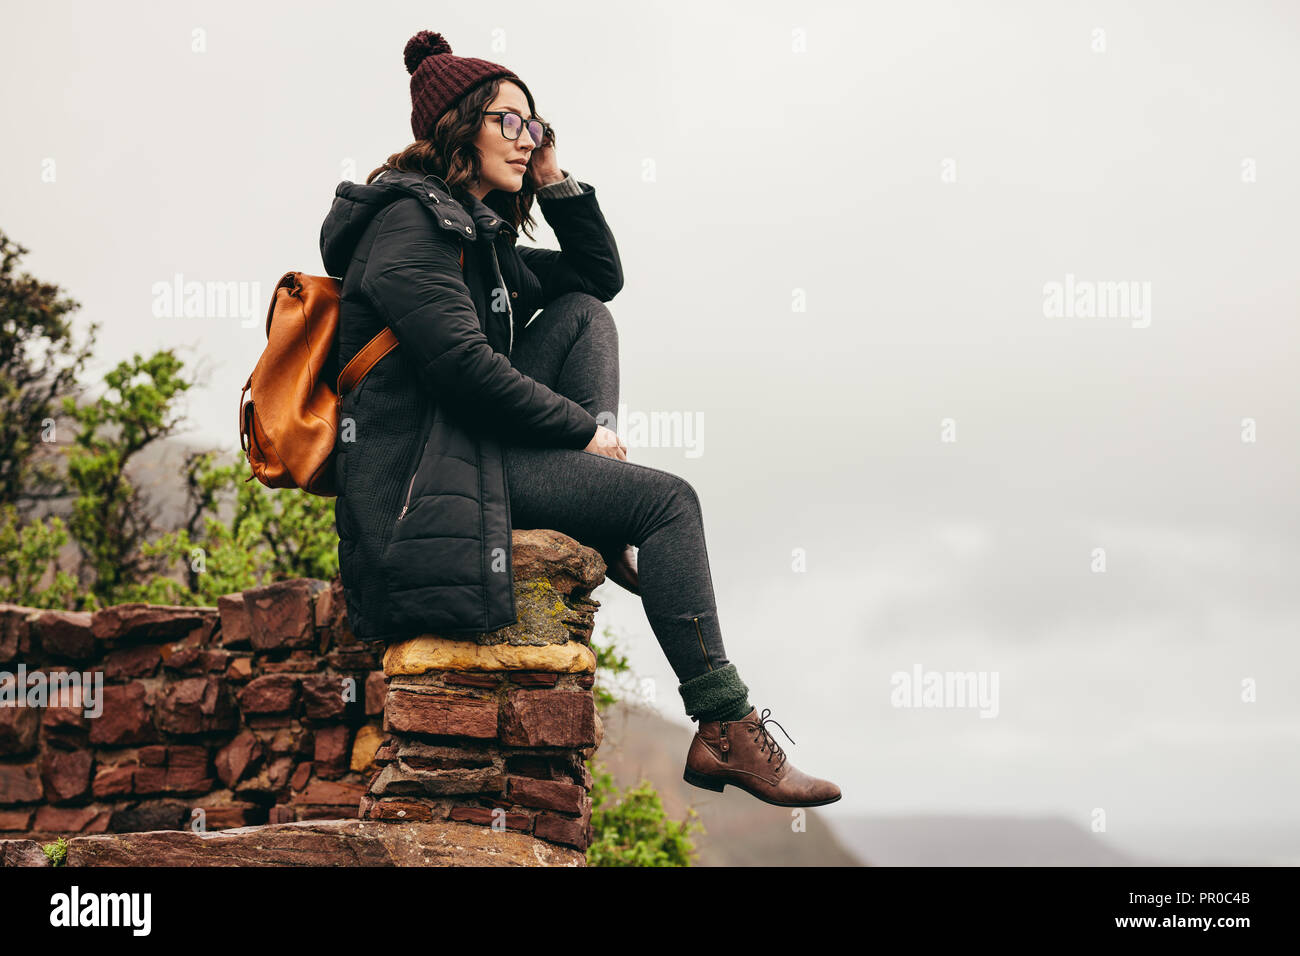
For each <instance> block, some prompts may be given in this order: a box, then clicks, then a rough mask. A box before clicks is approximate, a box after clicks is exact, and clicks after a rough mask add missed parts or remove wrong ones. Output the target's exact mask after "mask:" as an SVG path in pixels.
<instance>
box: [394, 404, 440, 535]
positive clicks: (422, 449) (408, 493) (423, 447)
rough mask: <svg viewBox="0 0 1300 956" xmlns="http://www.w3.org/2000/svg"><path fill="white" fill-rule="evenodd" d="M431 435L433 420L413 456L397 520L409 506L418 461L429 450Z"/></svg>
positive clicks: (417, 473)
mask: <svg viewBox="0 0 1300 956" xmlns="http://www.w3.org/2000/svg"><path fill="white" fill-rule="evenodd" d="M432 437H433V422H430V423H429V434H427V435H426V436H425V437H424V444H423V445H421V446H420V454H419V455H417V456H416V458H415V468H413V469H412V470H411V480H410V481H409V482H407V483H406V500H405V501H403V502H402V510H401V511H400V512H398V514H397V520H398V521H401V520H402V519H403V518H405V517H406V511H407V509H408V508H410V507H411V491H412V490H413V489H414V488H415V478H416V476H417V475H419V474H420V462H422V461H424V453H425V452H426V451H428V450H429V439H431V438H432Z"/></svg>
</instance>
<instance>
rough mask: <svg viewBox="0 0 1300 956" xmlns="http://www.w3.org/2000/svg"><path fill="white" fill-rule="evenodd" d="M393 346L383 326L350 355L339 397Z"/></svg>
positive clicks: (393, 340) (462, 259)
mask: <svg viewBox="0 0 1300 956" xmlns="http://www.w3.org/2000/svg"><path fill="white" fill-rule="evenodd" d="M460 267H461V269H464V268H465V247H464V245H462V246H461V247H460ZM395 348H397V336H396V335H394V334H393V330H392V329H390V328H388V326H384V330H383V331H382V332H380V333H379V334H378V335H376V336H375V337H374V338H373V339H371V340H370V341H369V342H367V343H366V344H365V345H364V346H362V348H361V350H360V351H359V352H357V354H356V355H354V356H352V361H351V362H349V363H348V364H347V365H345V366H344V367H343V371H342V372H340V373H339V387H338V395H339V398H342V397H343V396H344V395H346V394H347V393H348V392H350V391H352V389H354V388H356V385H357V383H358V382H360V381H361V380H362V379H363V378H365V377H366V375H367V374H368V373H369V372H370V370H371V369H372V368H374V367H375V363H377V362H378V361H379V360H380V359H381V358H383V357H384V356H385V355H387V354H388V353H389V352H391V351H392V350H393V349H395Z"/></svg>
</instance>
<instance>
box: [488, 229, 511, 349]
mask: <svg viewBox="0 0 1300 956" xmlns="http://www.w3.org/2000/svg"><path fill="white" fill-rule="evenodd" d="M491 246H492V268H493V269H495V270H496V274H497V281H498V282H499V283H501V291H502V292H504V293H505V295H506V316H507V317H508V318H509V320H510V344H509V345H507V346H506V355H509V354H510V353H511V352H513V351H514V349H515V310H514V307H513V306H512V305H511V304H510V290H509V289H507V288H506V279H505V276H503V275H502V274H501V263H500V261H499V260H498V259H497V240H496V236H493V237H492V242H491Z"/></svg>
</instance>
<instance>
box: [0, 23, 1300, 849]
mask: <svg viewBox="0 0 1300 956" xmlns="http://www.w3.org/2000/svg"><path fill="white" fill-rule="evenodd" d="M4 20H5V29H4V30H3V31H0V85H2V87H3V89H4V90H5V93H4V97H5V117H6V122H5V130H4V139H5V143H4V148H3V149H2V150H0V215H2V217H3V218H2V220H0V226H2V227H3V228H4V229H5V230H6V231H7V232H8V233H9V235H10V237H11V238H12V239H13V240H14V241H16V242H18V243H21V244H22V245H24V246H26V247H28V248H29V249H30V250H31V253H30V255H28V256H27V257H26V258H25V259H24V261H23V269H25V270H26V271H29V272H31V273H33V274H34V275H36V276H39V277H40V278H42V279H44V280H46V281H51V282H57V283H59V284H60V285H62V286H64V287H65V288H66V289H67V290H68V291H69V293H70V294H71V295H72V296H73V297H74V298H76V299H77V300H79V301H80V302H81V303H82V306H83V308H82V310H81V311H80V313H78V316H77V326H78V328H84V326H85V324H86V323H87V322H89V321H90V320H95V321H99V322H101V323H103V328H102V329H101V332H100V339H99V341H100V347H99V349H98V351H97V354H96V359H97V361H96V364H95V365H94V366H93V367H92V368H91V369H90V371H89V372H88V373H87V376H86V378H87V379H90V378H92V376H93V378H94V379H98V378H99V377H100V376H102V374H103V373H104V372H105V371H107V370H108V369H110V368H111V367H112V366H113V365H115V364H116V363H117V362H118V361H120V360H122V359H125V358H128V357H129V356H130V355H131V354H132V353H133V352H136V351H139V352H142V353H145V354H148V353H150V352H152V351H154V350H155V349H159V348H166V347H173V348H176V349H177V350H178V353H179V354H180V356H181V357H182V358H184V359H185V360H186V361H187V365H189V364H191V363H195V362H197V363H199V367H200V368H203V369H206V370H207V371H208V373H209V376H210V377H209V379H208V381H209V384H208V385H207V386H206V387H205V388H203V389H199V390H196V391H193V392H191V393H190V394H189V397H188V399H187V400H185V401H184V403H183V406H182V407H184V408H186V409H187V410H188V414H189V417H190V419H191V420H192V421H193V422H194V423H195V425H196V426H197V427H196V429H195V430H194V431H193V432H191V433H190V434H189V435H188V436H187V437H188V438H189V439H190V440H192V441H196V442H200V443H203V444H205V445H208V446H220V447H223V448H226V449H229V450H232V451H233V450H234V449H236V448H237V447H238V430H237V417H236V413H237V408H238V400H239V393H240V389H241V387H242V386H243V384H244V381H245V379H246V378H247V376H248V374H249V372H250V371H251V370H252V368H253V365H254V364H255V363H256V361H257V359H258V357H259V355H260V353H261V349H262V347H263V346H264V344H265V333H264V329H263V321H264V318H265V311H266V304H267V302H268V301H269V297H270V293H271V290H272V288H273V286H274V283H275V281H276V280H277V279H278V278H279V277H280V275H281V274H282V273H284V272H286V271H288V270H290V269H295V270H302V271H305V272H309V273H314V274H323V273H324V268H323V265H322V264H321V261H320V253H319V247H318V240H319V230H320V226H321V222H322V220H323V219H324V217H325V214H326V212H327V211H328V209H329V206H330V202H331V200H332V198H333V193H334V189H335V187H336V186H337V185H338V183H339V182H341V181H343V180H345V179H352V180H354V181H358V182H360V181H363V180H364V179H365V177H366V175H367V174H368V173H369V172H370V170H371V169H373V168H374V167H376V166H378V165H380V164H381V163H382V162H383V161H384V159H385V158H386V157H387V156H388V155H389V154H391V153H393V152H396V151H398V150H400V149H401V148H402V147H404V146H406V145H407V144H408V143H409V142H410V140H411V132H410V126H409V116H410V97H409V85H408V84H409V76H408V74H407V73H406V71H405V68H404V66H403V64H402V49H403V46H404V45H405V43H406V40H407V39H408V38H409V37H410V36H411V35H412V34H414V33H415V32H416V31H418V30H421V29H431V30H435V31H439V32H442V33H444V34H445V36H446V37H447V39H448V40H449V42H450V43H451V45H452V49H453V51H454V52H455V53H456V54H457V55H461V56H477V57H481V58H484V59H487V60H490V61H493V62H499V63H504V64H506V65H508V66H510V67H511V68H512V69H514V70H515V71H516V72H517V73H518V74H519V75H520V76H521V77H522V78H523V79H524V80H525V81H526V82H527V83H528V84H529V86H530V88H531V90H532V92H533V93H534V95H535V96H536V97H537V101H538V109H539V112H541V113H542V115H543V116H545V117H546V118H547V119H548V120H549V121H550V122H551V123H552V124H553V125H554V127H555V130H556V136H557V154H558V159H559V162H560V165H561V166H562V167H563V168H564V169H566V170H569V171H570V172H572V173H573V175H574V176H575V177H577V178H578V179H580V180H582V181H583V182H587V183H590V184H592V185H593V186H594V187H595V188H596V194H597V198H598V200H599V202H600V206H601V208H602V210H603V212H604V214H605V216H606V218H607V220H608V221H609V223H610V226H611V228H612V230H613V232H614V235H615V237H616V239H617V242H618V245H619V250H620V252H621V255H622V261H623V267H624V272H625V275H626V284H625V286H624V288H623V290H622V291H621V292H620V293H619V295H618V296H617V298H615V299H614V300H613V301H612V302H611V303H610V309H611V311H612V312H613V314H614V316H615V319H616V320H617V322H618V327H619V332H620V350H621V357H622V375H623V378H622V401H623V402H624V403H626V406H627V409H626V410H627V412H628V413H629V415H631V416H633V417H635V416H637V415H650V414H653V413H671V412H678V413H681V414H682V415H685V416H686V417H688V418H690V419H692V420H693V421H697V422H702V423H703V432H702V443H701V444H700V445H699V446H697V448H695V449H692V448H688V447H685V442H681V441H679V442H677V443H676V447H673V446H671V445H670V446H669V447H662V446H661V447H644V446H638V444H637V443H636V442H635V441H633V440H632V439H631V437H630V432H629V429H628V426H627V421H628V419H627V418H626V417H625V418H624V420H623V421H622V422H621V423H620V430H622V431H623V432H624V434H625V435H629V445H630V446H631V447H630V449H629V458H630V460H632V461H636V462H639V463H641V464H645V465H650V466H652V467H657V468H662V469H665V470H668V471H672V472H674V473H676V474H679V475H681V476H683V477H684V478H686V479H687V480H689V481H690V482H691V483H692V484H693V485H694V487H695V488H696V489H697V491H698V492H699V494H700V497H701V500H702V502H703V506H704V517H705V526H706V534H707V544H708V550H709V555H710V559H711V562H712V569H713V571H712V573H713V582H714V586H715V589H716V593H717V600H718V610H719V618H720V621H721V624H722V628H723V633H724V636H725V639H726V644H727V649H728V654H729V656H730V658H731V659H732V660H733V661H734V662H735V663H736V665H737V667H738V669H739V671H740V674H741V676H742V677H743V678H744V680H745V681H746V682H747V683H748V684H749V686H750V688H751V700H752V702H753V703H754V704H756V705H757V706H758V707H759V709H760V710H762V709H763V708H768V707H770V708H771V709H772V715H771V716H772V717H773V718H775V719H776V720H778V721H780V723H781V724H782V726H784V727H785V728H786V729H787V730H788V731H789V734H790V736H791V737H792V738H793V740H794V741H796V742H797V743H796V744H794V745H791V744H790V742H789V741H788V740H787V738H786V737H785V736H783V735H782V734H781V733H780V731H779V730H774V733H775V734H776V737H777V740H778V742H780V743H781V744H782V745H783V746H785V748H786V750H787V752H789V754H790V758H791V760H792V762H793V763H794V764H795V765H797V766H798V767H800V768H801V769H803V770H805V771H807V772H810V773H813V774H815V775H818V776H825V777H829V778H831V779H833V780H835V781H836V782H837V783H839V784H840V786H841V787H842V788H843V790H844V799H843V800H842V801H841V802H840V803H838V804H836V805H833V806H831V807H826V808H821V809H820V810H819V811H817V812H818V813H819V814H824V815H825V817H826V818H827V819H828V820H829V821H830V822H831V823H832V824H836V823H837V821H838V822H839V823H840V824H846V823H847V821H850V820H851V819H852V818H858V817H881V816H891V815H892V816H917V815H925V814H964V815H979V814H998V815H1001V816H1025V817H1030V816H1052V817H1058V818H1060V819H1063V820H1066V821H1068V822H1069V823H1071V824H1073V825H1075V826H1078V827H1082V828H1084V829H1085V830H1089V831H1091V828H1092V825H1093V820H1094V819H1095V815H1094V811H1095V810H1097V809H1101V810H1103V811H1104V814H1105V832H1104V833H1102V832H1092V833H1091V837H1092V838H1093V839H1095V840H1098V841H1103V842H1104V843H1105V844H1106V845H1107V846H1108V847H1113V848H1115V849H1117V850H1119V851H1122V852H1125V853H1129V854H1132V855H1134V856H1139V857H1141V856H1154V857H1159V858H1162V859H1171V860H1176V861H1193V860H1200V859H1206V858H1215V859H1222V860H1226V861H1233V862H1277V861H1290V862H1293V863H1294V862H1298V861H1300V806H1298V805H1297V800H1296V795H1297V784H1298V783H1300V764H1298V761H1297V752H1298V750H1300V748H1298V744H1300V695H1298V694H1297V689H1298V687H1297V685H1298V683H1300V648H1298V647H1297V637H1298V633H1297V620H1298V617H1297V614H1298V612H1300V596H1298V595H1297V587H1296V583H1295V582H1296V567H1297V549H1298V545H1297V531H1298V530H1300V529H1298V527H1297V525H1298V521H1297V508H1296V488H1297V479H1298V477H1300V476H1298V474H1297V470H1298V469H1297V465H1298V463H1300V453H1298V450H1297V444H1296V435H1297V424H1298V416H1300V412H1298V411H1297V407H1298V402H1297V399H1298V398H1300V395H1298V394H1297V393H1298V389H1297V384H1296V376H1295V374H1294V366H1295V364H1296V357H1297V351H1298V350H1297V346H1298V345H1300V336H1297V332H1296V326H1297V318H1298V314H1297V313H1298V312H1300V309H1298V305H1300V280H1298V279H1297V274H1296V264H1297V262H1298V261H1300V233H1298V232H1297V228H1296V222H1297V214H1298V213H1300V191H1298V188H1297V170H1298V169H1300V132H1298V130H1297V123H1296V119H1295V118H1296V116H1297V115H1300V110H1298V109H1297V95H1296V93H1297V90H1300V58H1298V57H1297V55H1296V54H1297V36H1298V35H1300V12H1297V9H1296V8H1295V7H1294V6H1293V5H1290V4H1287V3H1282V2H1279V3H1262V2H1248V3H1239V4H1228V3H1218V4H1211V3H1194V4H1193V3H1174V2H1163V3H1154V2H1148V3H1142V4H1141V5H1134V4H1127V3H1118V2H1116V3H1086V4H1085V3H1080V4H1071V5H1068V6H1067V5H1064V4H1061V5H1057V4H1052V5H1047V4H1041V3H1032V2H1022V3H1012V2H998V3H961V4H957V3H932V2H918V3H910V4H905V5H904V4H885V3H879V4H867V5H864V4H857V3H855V4H848V3H843V4H829V3H810V4H807V5H800V6H792V5H790V4H788V3H780V4H778V3H745V4H739V3H731V4H721V3H717V4H698V3H694V4H686V3H646V4H637V5H636V6H635V7H625V6H621V5H610V4H598V3H594V2H575V3H569V2H566V3H562V4H558V5H555V4H550V5H538V4H534V3H514V2H501V3H497V4H494V5H492V6H491V7H480V8H474V7H472V6H466V5H450V4H435V5H430V4H416V3H376V4H374V5H371V6H367V7H359V6H357V5H356V4H352V3H349V4H342V3H336V4H329V3H312V4H307V3H272V4H267V3H257V4H253V3H247V2H238V0H231V2H226V3H221V4H216V3H166V4H164V3H133V4H128V5H126V6H118V5H112V6H106V5H101V4H91V3H57V2H55V3H46V4H41V5H24V6H23V7H22V9H21V10H18V9H17V8H15V7H10V8H8V9H7V10H6V12H5V14H4ZM195 31H201V34H196V32H195ZM200 35H201V38H202V43H203V44H205V48H204V49H202V50H201V51H197V52H196V50H195V49H194V45H195V43H196V36H200ZM51 160H52V161H53V167H51V165H50V163H51ZM51 168H53V169H54V170H56V177H55V179H54V181H53V182H50V181H45V179H43V171H46V172H47V175H48V170H49V169H51ZM535 216H536V218H537V219H538V221H539V223H541V224H542V227H541V229H540V230H539V231H538V233H537V237H536V240H535V243H534V244H537V245H543V246H549V247H555V245H556V243H555V241H554V236H553V235H552V234H551V233H550V231H549V230H548V229H547V228H546V227H545V225H544V219H543V218H542V217H541V215H540V211H535ZM524 241H527V240H524ZM177 273H180V274H182V275H183V276H184V279H185V280H186V281H194V280H198V281H214V282H229V281H236V282H245V283H260V286H259V287H258V289H257V291H256V295H255V304H254V306H253V308H252V310H251V314H250V315H247V316H239V315H225V316H221V317H203V318H182V317H172V318H158V317H155V315H154V313H153V310H152V305H153V301H154V291H153V287H154V284H155V283H158V282H171V281H173V277H174V276H175V274H177ZM1067 275H1072V276H1074V277H1075V280H1076V281H1091V282H1099V281H1117V282H1135V283H1139V284H1141V283H1149V289H1150V302H1149V304H1150V312H1149V324H1146V325H1145V327H1143V324H1142V323H1140V322H1138V321H1136V320H1135V319H1130V318H1126V317H1097V318H1083V317H1075V318H1050V317H1048V316H1046V315H1045V308H1044V302H1045V298H1044V287H1045V285H1046V284H1048V283H1053V282H1059V283H1064V282H1065V281H1066V276H1067ZM1247 419H1249V420H1251V422H1252V423H1253V426H1252V427H1253V428H1254V439H1255V440H1253V441H1243V434H1244V429H1245V426H1243V420H1247ZM945 420H951V421H950V423H949V428H950V433H949V437H952V435H953V434H955V439H956V440H955V441H953V440H949V441H944V440H943V438H944V432H943V428H944V422H945ZM696 437H697V438H699V437H701V436H696ZM699 451H702V454H697V452H699ZM1095 549H1104V552H1105V571H1104V573H1099V572H1097V571H1094V570H1093V568H1094V561H1095V557H1094V552H1095ZM800 561H802V566H803V567H804V568H805V569H804V570H796V568H797V567H798V566H799V564H800ZM596 597H597V598H598V599H600V600H601V601H603V603H604V610H603V611H602V613H601V614H600V615H599V616H598V618H597V630H598V632H600V631H602V629H603V628H604V627H605V626H608V627H609V628H610V630H611V633H613V634H614V635H616V636H617V638H618V640H619V643H620V646H621V647H622V648H623V649H624V650H625V651H626V652H627V653H629V654H630V657H631V661H632V664H633V666H634V667H635V669H636V671H637V673H638V675H640V676H641V677H644V678H648V679H650V680H652V681H653V684H652V685H649V686H652V687H653V689H654V704H655V706H656V707H657V708H658V709H659V710H661V711H662V712H663V713H664V714H665V715H666V716H668V717H669V718H671V719H673V720H674V721H677V722H679V723H681V724H682V725H689V722H688V720H687V718H686V717H685V716H684V714H683V711H682V705H681V699H680V696H679V695H678V693H677V682H676V680H675V678H674V677H673V674H672V672H671V670H670V669H669V668H668V666H667V663H666V661H665V660H664V658H663V656H662V653H661V652H660V650H659V648H658V645H657V643H656V642H655V640H654V638H653V635H652V633H651V632H650V629H649V626H648V624H647V622H646V619H645V615H644V613H643V612H642V610H641V607H640V604H639V600H638V599H636V598H635V597H633V596H632V595H630V594H628V593H627V592H624V591H622V590H621V589H619V588H618V587H617V585H614V584H612V583H611V584H606V585H603V586H602V587H601V588H600V589H599V590H598V591H597V592H596ZM917 666H920V667H921V668H922V669H924V670H927V671H930V670H934V671H984V672H996V673H997V674H998V675H999V700H998V714H997V716H996V718H993V719H982V718H981V717H980V716H979V714H978V713H977V711H975V710H973V709H958V708H946V709H903V708H898V707H894V706H892V704H891V699H890V695H891V689H892V688H891V684H890V675H891V674H893V673H894V672H896V671H906V672H911V671H912V670H913V668H914V667H917ZM1252 680H1253V681H1254V682H1255V688H1256V690H1255V693H1256V699H1255V700H1254V701H1253V702H1247V701H1244V700H1243V681H1252ZM681 757H682V759H683V760H684V757H685V754H684V753H682V754H681ZM869 851H870V847H867V848H866V849H865V852H869Z"/></svg>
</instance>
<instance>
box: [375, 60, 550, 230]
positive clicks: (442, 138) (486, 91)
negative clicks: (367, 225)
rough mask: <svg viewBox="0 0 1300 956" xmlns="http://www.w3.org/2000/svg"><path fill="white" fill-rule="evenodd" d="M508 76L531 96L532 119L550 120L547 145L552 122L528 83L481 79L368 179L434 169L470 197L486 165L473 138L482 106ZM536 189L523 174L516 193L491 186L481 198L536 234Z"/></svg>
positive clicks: (456, 190)
mask: <svg viewBox="0 0 1300 956" xmlns="http://www.w3.org/2000/svg"><path fill="white" fill-rule="evenodd" d="M504 80H509V81H510V82H511V83H515V84H517V85H518V86H519V88H520V89H522V90H523V91H524V96H526V97H527V98H528V111H529V112H530V113H532V115H533V118H534V119H539V120H542V122H543V123H544V124H545V125H546V129H547V135H546V137H545V139H546V144H547V145H548V146H549V145H551V144H553V143H554V142H555V134H554V132H553V131H552V130H551V127H550V124H549V123H546V121H545V120H544V119H542V117H540V116H538V115H537V106H536V105H535V104H534V102H533V94H532V93H531V92H529V90H528V87H526V86H524V83H523V81H522V80H520V79H517V78H516V77H509V76H498V77H494V78H492V79H490V80H486V81H484V82H483V83H480V84H479V85H478V86H476V87H474V88H473V89H472V90H470V91H469V92H468V93H466V94H465V95H464V96H462V97H461V98H460V99H459V100H458V101H457V102H456V104H455V105H454V106H452V107H451V108H450V109H448V110H447V111H446V112H444V113H443V114H442V115H441V116H440V117H438V122H436V123H435V124H434V125H433V129H432V130H431V131H430V134H429V137H428V138H427V139H417V140H416V141H415V142H414V143H412V144H411V145H410V146H407V147H406V148H405V149H403V150H401V151H400V152H397V153H393V155H391V156H389V157H388V159H387V160H386V161H385V162H384V164H383V165H382V166H378V167H376V168H375V169H373V170H371V172H370V175H369V176H367V177H366V182H367V183H371V182H373V181H374V179H375V177H376V176H378V175H379V174H380V173H382V172H383V171H384V170H386V169H394V170H397V169H400V170H405V171H412V172H419V173H425V174H426V175H427V174H429V173H432V174H433V175H435V176H438V177H440V178H441V179H442V180H443V182H445V183H446V184H447V186H448V187H449V188H450V190H451V193H452V195H453V196H455V198H456V199H458V200H462V201H463V200H465V199H466V198H467V197H468V196H469V187H470V186H471V185H472V184H473V183H474V181H475V180H477V179H478V177H479V175H480V172H481V169H482V167H481V164H480V161H479V155H478V149H477V147H475V145H474V141H475V140H476V139H477V138H478V133H479V130H480V129H481V128H482V126H483V110H485V109H487V108H488V106H489V104H491V102H492V101H493V100H495V99H496V97H497V93H499V92H500V90H501V83H502V82H503V81H504ZM535 192H536V191H535V190H534V189H533V186H532V183H530V182H529V177H528V176H524V184H523V186H522V187H521V188H520V190H519V191H518V192H515V193H507V192H502V191H501V190H499V189H493V190H491V191H490V192H489V193H488V194H487V195H486V196H485V197H484V198H483V202H484V204H485V205H487V206H488V208H490V209H491V210H492V211H493V212H495V213H496V214H497V215H499V216H500V217H501V218H502V219H504V220H506V221H507V222H508V223H510V224H511V225H512V226H514V227H515V228H516V229H519V230H522V232H523V233H524V235H526V236H527V237H528V238H529V239H532V238H533V233H532V229H533V227H535V226H536V225H537V223H536V222H535V221H534V219H533V215H532V208H533V196H534V195H535Z"/></svg>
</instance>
